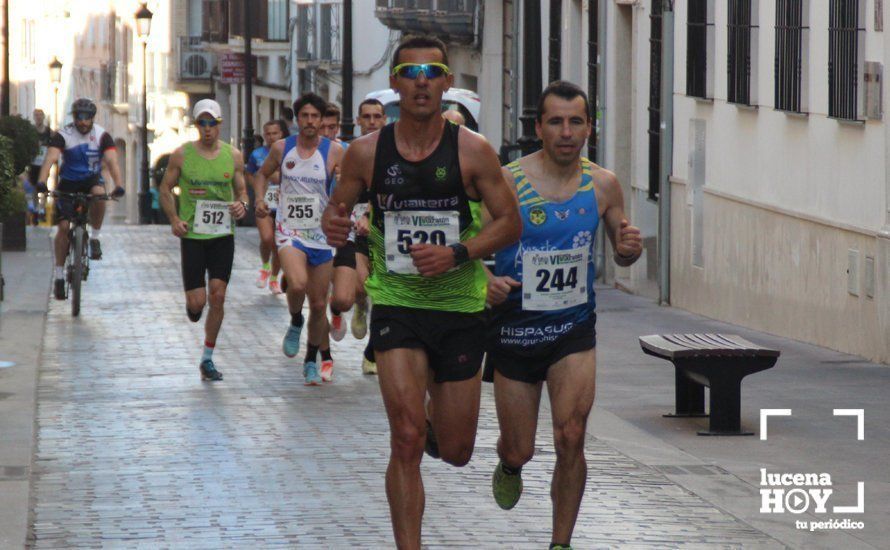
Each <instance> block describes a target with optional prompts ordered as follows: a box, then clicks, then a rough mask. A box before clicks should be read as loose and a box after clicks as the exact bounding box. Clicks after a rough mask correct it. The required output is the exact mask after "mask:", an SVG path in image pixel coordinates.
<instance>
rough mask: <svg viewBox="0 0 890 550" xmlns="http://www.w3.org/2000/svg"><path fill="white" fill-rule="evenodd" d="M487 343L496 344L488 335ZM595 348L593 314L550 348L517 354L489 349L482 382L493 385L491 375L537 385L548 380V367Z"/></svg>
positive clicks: (505, 350)
mask: <svg viewBox="0 0 890 550" xmlns="http://www.w3.org/2000/svg"><path fill="white" fill-rule="evenodd" d="M488 341H489V343H491V342H492V341H496V337H494V338H493V337H492V333H491V332H489V339H488ZM594 348H596V314H595V313H594V314H593V315H592V316H591V318H590V319H588V320H587V321H585V322H583V323H581V324H579V325H577V326H576V327H574V328H572V329H571V330H570V331H569V332H567V333H566V334H564V335H562V336H560V337H559V338H558V339H557V340H556V341H555V342H553V343H552V344H548V345H546V346H536V347H531V348H526V349H524V350H522V352H521V353H519V351H518V350H515V349H514V350H511V349H508V348H504V347H501V346H497V345H489V346H488V349H487V350H486V351H487V355H486V357H485V372H484V373H483V374H482V379H483V380H485V381H486V382H492V381H494V371H495V370H497V371H498V372H499V373H501V375H502V376H505V377H506V378H509V379H510V380H517V381H519V382H528V383H529V384H537V383H538V382H541V381H543V380H546V379H547V372H548V371H549V370H550V367H552V366H553V365H555V364H556V363H558V362H559V361H560V360H561V359H564V358H565V357H567V356H569V355H571V354H573V353H580V352H582V351H587V350H591V349H594Z"/></svg>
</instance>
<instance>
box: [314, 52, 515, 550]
mask: <svg viewBox="0 0 890 550" xmlns="http://www.w3.org/2000/svg"><path fill="white" fill-rule="evenodd" d="M392 65H393V68H392V75H391V76H390V86H391V87H392V88H393V89H395V90H396V91H398V92H399V96H400V98H401V99H400V119H399V121H398V122H396V123H395V124H394V125H388V126H385V127H384V128H383V129H381V130H380V131H378V132H374V133H372V134H369V135H366V136H362V137H360V138H358V139H357V140H355V141H354V142H352V144H351V145H350V146H349V149H347V150H346V155H345V158H344V160H343V164H342V169H341V173H340V180H339V182H338V184H337V186H336V187H335V188H334V193H333V196H332V197H331V201H330V203H329V204H328V207H327V208H326V209H325V214H324V218H323V219H322V228H323V229H324V231H325V233H326V235H327V237H328V243H329V244H331V245H332V246H337V247H340V246H343V245H345V244H346V241H347V238H348V236H349V232H350V230H351V229H352V222H351V221H350V219H349V215H348V213H349V212H352V208H353V206H354V204H355V203H356V201H357V199H358V198H359V195H360V194H361V192H362V191H363V190H364V189H368V190H370V194H371V201H370V207H371V223H372V233H371V235H370V241H371V261H372V265H373V267H372V271H373V273H372V275H371V278H370V279H369V281H368V283H367V285H366V287H367V289H368V293H369V294H370V295H371V297H372V299H373V301H374V309H373V310H372V312H371V330H370V334H371V345H372V346H373V348H374V354H375V356H376V358H377V374H378V376H379V378H380V389H381V392H382V394H383V402H384V404H385V406H386V412H387V416H388V418H389V426H390V437H391V440H392V445H391V449H392V451H391V455H390V460H389V467H388V468H387V473H386V494H387V498H388V500H389V504H390V515H391V518H392V522H393V532H394V534H395V539H396V540H395V542H396V545H397V546H398V547H399V548H420V544H421V538H420V531H421V519H422V515H423V498H424V497H423V485H422V482H421V478H420V460H421V458H422V455H423V450H422V449H423V448H424V442H426V443H427V444H428V450H429V452H430V454H431V455H433V456H441V458H442V459H443V460H445V461H446V462H448V463H450V464H453V465H455V466H463V465H464V464H466V463H467V462H468V461H469V460H470V456H471V455H472V453H473V446H474V444H475V441H476V424H477V420H478V417H479V396H480V377H479V376H478V374H479V368H480V366H481V363H482V352H483V346H484V342H483V337H484V333H485V330H484V329H485V325H484V320H483V315H482V310H483V307H484V297H485V289H484V287H485V282H484V280H480V279H477V276H476V273H477V269H478V270H480V271H481V266H479V264H478V261H479V260H480V259H481V258H484V257H486V256H488V255H489V254H491V253H493V252H495V251H496V250H499V249H501V248H503V247H505V246H508V245H510V244H512V243H514V242H516V241H517V240H518V239H519V236H520V233H521V225H522V222H521V220H520V218H519V210H518V203H517V200H516V196H515V195H514V194H513V192H512V191H511V189H510V186H509V185H508V182H507V181H505V180H504V178H503V176H502V174H501V170H500V163H499V162H498V157H497V154H496V153H495V151H494V149H493V148H492V146H491V145H490V144H489V143H488V141H486V140H485V138H484V137H482V136H481V135H479V134H477V133H475V132H472V131H470V130H468V129H467V128H465V127H458V126H456V125H453V124H451V123H448V122H446V121H445V120H444V119H443V118H442V116H441V107H442V94H443V93H444V92H445V91H446V90H447V89H448V88H449V87H450V86H451V84H452V82H453V77H452V75H451V73H450V70H449V69H448V66H447V65H448V54H447V52H446V49H445V45H444V44H443V43H442V42H441V41H440V40H438V39H436V38H431V37H427V36H408V37H405V38H404V39H403V40H402V42H401V44H400V45H399V46H398V47H397V48H396V51H395V53H394V54H393V60H392ZM479 200H481V201H482V202H483V203H484V204H485V206H486V207H487V209H488V210H489V212H490V213H491V215H492V218H493V220H492V222H491V223H490V224H488V225H487V226H486V227H485V228H483V229H482V230H479V228H478V213H477V215H476V216H474V213H473V210H474V208H475V207H474V206H471V205H472V204H473V202H474V201H476V202H478V201H479ZM427 388H429V392H430V397H431V399H430V403H431V405H432V407H431V418H430V420H429V421H428V420H427V413H426V410H425V408H424V397H425V394H426V392H427ZM425 425H426V426H427V432H428V434H429V435H426V434H425V433H424V430H423V427H424V426H425ZM433 433H436V434H438V435H439V436H440V437H438V441H437V443H438V445H433V442H434V438H433V437H432V434H433Z"/></svg>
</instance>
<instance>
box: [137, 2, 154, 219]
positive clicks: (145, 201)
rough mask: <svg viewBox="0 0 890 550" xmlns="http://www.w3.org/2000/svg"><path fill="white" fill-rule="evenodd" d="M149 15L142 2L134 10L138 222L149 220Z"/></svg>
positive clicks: (149, 12) (146, 7)
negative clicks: (138, 42) (138, 55)
mask: <svg viewBox="0 0 890 550" xmlns="http://www.w3.org/2000/svg"><path fill="white" fill-rule="evenodd" d="M151 16H152V13H151V11H149V9H148V6H146V5H145V3H144V2H143V3H142V5H141V6H139V10H138V11H137V12H136V16H135V17H136V34H138V35H139V38H141V39H142V127H141V133H142V171H141V178H142V181H140V185H139V223H142V224H145V223H149V221H150V220H151V195H150V194H149V192H148V189H149V182H148V86H147V81H148V76H147V71H146V63H145V58H146V50H147V49H148V34H149V33H150V32H151Z"/></svg>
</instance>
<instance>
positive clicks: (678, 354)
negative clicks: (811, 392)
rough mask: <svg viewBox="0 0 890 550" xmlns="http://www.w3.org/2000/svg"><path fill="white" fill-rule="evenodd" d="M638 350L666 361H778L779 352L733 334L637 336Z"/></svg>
mask: <svg viewBox="0 0 890 550" xmlns="http://www.w3.org/2000/svg"><path fill="white" fill-rule="evenodd" d="M640 346H641V347H642V348H643V350H644V351H646V352H647V353H649V354H650V355H655V356H657V357H663V358H665V359H680V358H688V357H715V358H716V357H778V356H779V354H780V352H779V350H774V349H770V348H765V347H761V346H758V345H756V344H753V343H752V342H749V341H748V340H745V339H744V338H742V337H741V336H738V335H735V334H710V333H709V334H662V335H659V334H652V335H649V336H640Z"/></svg>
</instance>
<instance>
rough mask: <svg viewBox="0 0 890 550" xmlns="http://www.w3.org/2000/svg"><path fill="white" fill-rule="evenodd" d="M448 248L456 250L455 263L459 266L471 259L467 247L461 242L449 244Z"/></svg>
mask: <svg viewBox="0 0 890 550" xmlns="http://www.w3.org/2000/svg"><path fill="white" fill-rule="evenodd" d="M448 248H450V249H451V251H452V252H454V265H456V266H457V265H461V264H465V263H467V262H469V261H470V253H469V252H468V251H467V247H465V246H464V245H462V244H461V243H454V244H449V245H448Z"/></svg>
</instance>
